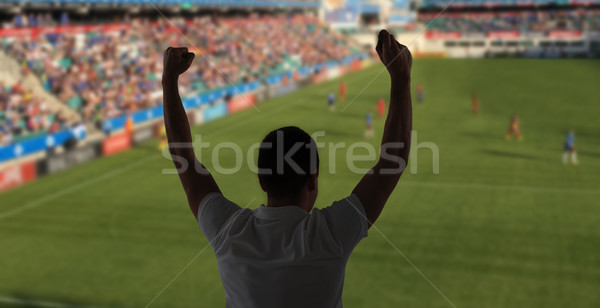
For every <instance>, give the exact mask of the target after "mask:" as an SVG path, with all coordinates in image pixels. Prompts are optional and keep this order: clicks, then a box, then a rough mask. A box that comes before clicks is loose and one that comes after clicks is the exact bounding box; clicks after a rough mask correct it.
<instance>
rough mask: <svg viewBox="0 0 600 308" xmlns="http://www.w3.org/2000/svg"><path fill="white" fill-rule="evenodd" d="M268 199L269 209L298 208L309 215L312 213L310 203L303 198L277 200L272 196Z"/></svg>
mask: <svg viewBox="0 0 600 308" xmlns="http://www.w3.org/2000/svg"><path fill="white" fill-rule="evenodd" d="M267 199H268V200H267V207H282V206H297V207H299V208H301V209H303V210H304V211H305V212H307V213H308V212H310V206H309V204H308V202H306V201H307V200H306V198H303V197H301V196H297V197H291V198H288V197H283V198H276V197H272V196H267Z"/></svg>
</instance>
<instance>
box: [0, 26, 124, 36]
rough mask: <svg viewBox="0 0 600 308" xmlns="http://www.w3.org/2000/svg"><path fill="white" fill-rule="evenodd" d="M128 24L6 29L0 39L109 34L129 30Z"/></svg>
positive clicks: (0, 33) (1, 32) (1, 30)
mask: <svg viewBox="0 0 600 308" xmlns="http://www.w3.org/2000/svg"><path fill="white" fill-rule="evenodd" d="M130 27H131V26H130V25H129V24H107V25H86V26H59V27H31V28H6V29H0V37H13V36H15V37H16V36H22V37H38V36H40V35H42V34H50V33H88V32H91V31H97V32H111V31H121V30H125V29H129V28H130Z"/></svg>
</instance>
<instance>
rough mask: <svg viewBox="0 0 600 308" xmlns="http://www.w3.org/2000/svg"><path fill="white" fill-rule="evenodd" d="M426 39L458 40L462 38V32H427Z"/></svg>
mask: <svg viewBox="0 0 600 308" xmlns="http://www.w3.org/2000/svg"><path fill="white" fill-rule="evenodd" d="M425 38H428V39H457V38H460V32H458V31H454V32H437V31H427V32H425Z"/></svg>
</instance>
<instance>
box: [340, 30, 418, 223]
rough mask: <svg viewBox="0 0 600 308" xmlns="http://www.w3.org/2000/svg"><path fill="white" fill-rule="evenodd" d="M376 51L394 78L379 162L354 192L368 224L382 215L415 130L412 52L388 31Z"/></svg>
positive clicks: (384, 33)
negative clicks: (413, 120) (411, 85)
mask: <svg viewBox="0 0 600 308" xmlns="http://www.w3.org/2000/svg"><path fill="white" fill-rule="evenodd" d="M376 50H377V53H378V54H379V58H380V59H381V62H383V64H384V65H385V66H386V68H387V69H388V71H389V73H390V78H391V81H392V86H391V91H390V103H389V112H388V115H387V119H386V121H385V128H384V132H383V138H382V141H381V154H380V158H379V161H378V162H377V164H376V165H375V166H374V167H373V168H372V169H371V170H369V172H367V174H366V175H365V176H364V177H363V178H362V179H361V180H360V182H359V183H358V185H356V187H355V188H354V190H353V191H352V193H353V194H355V195H356V196H357V197H358V199H359V200H360V202H361V203H362V205H363V207H364V210H365V215H366V216H367V217H366V218H367V221H368V224H369V227H371V225H372V224H373V223H375V220H377V218H378V217H379V214H381V211H382V210H383V207H384V205H385V203H386V201H387V199H388V198H389V197H390V195H391V194H392V192H393V191H394V188H395V187H396V184H397V183H398V181H399V180H400V176H401V175H402V172H403V171H404V169H405V168H406V164H407V162H408V154H409V152H410V136H411V131H412V104H411V96H410V70H411V66H412V56H411V54H410V51H409V50H408V48H406V46H404V45H402V44H400V43H398V42H397V41H396V39H395V38H394V36H393V35H391V34H390V33H388V32H387V31H385V30H382V31H381V32H380V33H379V39H378V42H377V47H376Z"/></svg>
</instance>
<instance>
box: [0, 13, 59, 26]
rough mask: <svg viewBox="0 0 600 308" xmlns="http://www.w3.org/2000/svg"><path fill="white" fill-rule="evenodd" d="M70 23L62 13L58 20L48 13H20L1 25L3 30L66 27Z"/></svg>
mask: <svg viewBox="0 0 600 308" xmlns="http://www.w3.org/2000/svg"><path fill="white" fill-rule="evenodd" d="M69 23H70V19H69V13H67V12H62V13H60V16H58V18H56V17H54V16H52V14H50V13H35V14H34V13H29V14H25V13H21V14H16V15H15V16H14V17H13V19H12V20H11V21H9V22H5V23H4V24H3V26H4V28H31V27H54V26H66V25H68V24H69Z"/></svg>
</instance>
